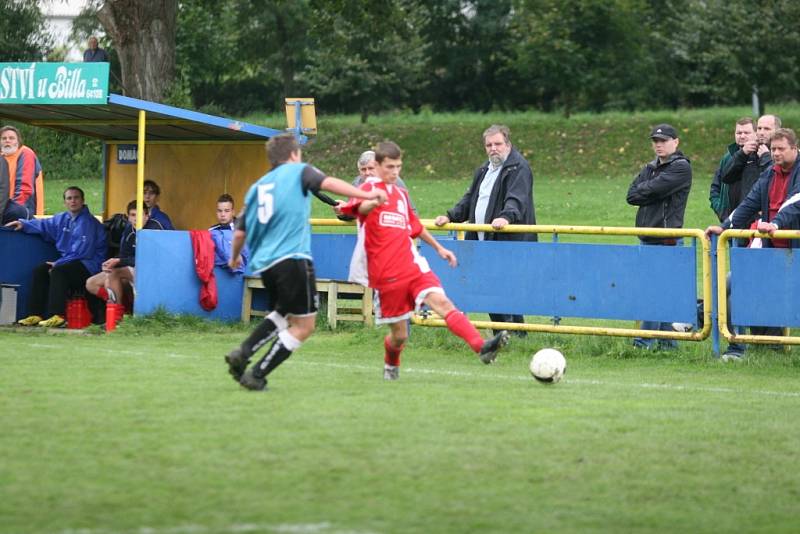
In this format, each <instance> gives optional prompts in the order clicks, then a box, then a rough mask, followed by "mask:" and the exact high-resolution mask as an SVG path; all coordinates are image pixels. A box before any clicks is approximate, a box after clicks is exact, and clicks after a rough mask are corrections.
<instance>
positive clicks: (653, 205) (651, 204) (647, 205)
mask: <svg viewBox="0 0 800 534" xmlns="http://www.w3.org/2000/svg"><path fill="white" fill-rule="evenodd" d="M691 188H692V165H691V163H690V162H689V159H688V158H687V157H686V156H684V155H683V153H682V152H681V151H680V150H678V151H676V152H675V153H673V154H672V155H671V156H669V157H668V158H667V161H665V162H664V163H661V161H660V160H659V158H656V159H654V160H653V161H651V162H650V163H648V164H647V165H645V166H644V168H643V169H642V170H641V172H640V173H639V175H638V176H637V177H636V179H634V180H633V183H631V186H630V188H628V196H627V201H628V204H631V205H633V206H639V210H638V211H637V212H636V227H637V228H683V215H684V213H685V212H686V202H687V200H688V198H689V190H690V189H691ZM641 240H642V241H643V242H645V243H653V244H665V243H666V242H667V241H668V240H665V239H663V238H659V237H642V238H641Z"/></svg>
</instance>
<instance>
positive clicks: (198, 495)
mask: <svg viewBox="0 0 800 534" xmlns="http://www.w3.org/2000/svg"><path fill="white" fill-rule="evenodd" d="M204 329H206V330H207V329H208V327H205V328H198V325H196V324H193V323H191V322H189V323H186V324H181V323H173V324H171V325H168V326H163V325H160V324H158V322H153V321H152V320H151V321H150V322H149V323H148V322H147V321H142V320H137V321H130V320H129V321H127V322H126V323H123V325H122V326H121V327H120V329H119V330H118V332H117V333H115V334H113V335H109V336H65V335H41V334H31V333H27V332H26V333H15V332H8V331H0V347H2V350H1V351H0V366H2V369H3V373H2V374H0V399H2V405H3V407H4V408H3V410H0V428H2V429H3V432H2V433H0V454H2V458H3V461H2V462H0V532H4V533H6V532H13V533H23V532H24V533H45V532H47V533H52V532H79V531H80V532H86V533H87V534H95V533H108V532H130V533H134V532H136V533H139V532H145V530H144V529H145V528H146V527H147V528H151V529H152V530H148V531H147V532H152V533H154V534H156V533H162V532H200V533H204V532H323V533H328V532H350V533H355V532H358V533H365V532H384V533H393V532H425V533H427V532H458V533H461V532H535V531H542V532H550V531H559V532H586V531H603V532H626V531H627V532H630V531H637V532H725V531H736V532H754V531H759V532H762V531H767V532H793V531H795V530H796V526H797V523H796V521H797V515H798V512H800V505H798V504H797V503H798V489H797V462H796V455H797V444H798V442H800V430H798V426H797V424H796V422H797V416H798V410H799V409H800V394H798V389H797V377H798V374H797V370H798V365H799V364H800V360H799V359H798V357H797V356H796V355H793V354H774V353H770V352H759V351H755V352H754V354H753V356H752V357H751V358H750V360H749V361H748V362H746V363H745V364H744V365H741V366H724V365H722V364H719V363H717V362H716V361H714V360H712V359H711V358H710V357H709V356H708V352H707V350H703V349H702V347H700V346H697V345H685V346H684V348H682V349H681V350H680V351H677V352H673V353H661V354H657V353H641V352H636V351H634V350H633V349H631V348H629V346H628V344H627V342H625V341H621V340H608V339H600V338H590V337H589V338H576V337H567V336H565V337H557V336H551V335H540V336H536V335H534V336H530V337H529V338H528V339H527V340H525V341H516V343H515V345H514V346H512V348H511V349H510V350H509V351H508V352H507V353H506V354H505V355H504V356H502V357H501V359H499V361H498V363H496V364H495V365H493V366H490V367H485V366H483V365H481V364H480V363H479V362H478V361H477V359H476V358H475V356H474V355H472V354H471V353H470V352H469V351H468V350H467V349H466V348H465V346H463V345H462V344H461V343H460V341H458V340H454V339H453V338H451V337H450V336H449V335H448V334H447V333H446V332H445V331H443V330H440V329H435V330H434V329H421V328H415V329H414V330H413V332H412V338H411V341H410V343H409V345H408V348H407V350H406V351H405V353H404V366H403V370H402V373H401V380H400V381H399V382H397V383H384V382H383V381H382V380H381V378H380V377H381V366H382V358H381V350H382V349H381V336H382V333H383V332H382V331H381V330H377V329H376V330H372V329H368V330H361V329H353V328H350V329H346V330H345V331H343V332H339V333H337V334H335V335H334V334H331V333H329V332H326V331H321V332H318V333H317V334H315V336H314V337H312V339H311V340H310V341H309V342H308V343H307V344H306V345H305V346H304V347H302V348H301V349H300V351H299V352H298V353H297V354H296V355H295V356H294V357H293V358H291V359H290V360H289V361H288V362H287V363H286V364H285V365H284V366H283V367H281V368H280V369H279V370H278V372H276V373H275V375H274V376H273V379H272V381H271V383H270V391H268V392H266V393H263V394H259V393H251V392H246V391H242V390H240V389H239V388H238V387H237V386H236V384H234V383H233V381H231V380H230V378H229V377H228V375H227V374H226V372H225V369H224V364H223V363H222V360H221V355H222V354H224V353H225V352H226V351H227V350H229V348H230V347H231V346H233V345H234V344H235V343H237V342H238V341H239V340H240V339H241V338H242V336H243V335H244V333H243V331H242V329H241V327H236V326H230V327H229V326H225V325H214V326H213V327H211V328H210V329H211V331H206V332H204V333H199V332H200V330H204ZM541 346H557V347H559V348H561V349H562V350H563V351H564V353H565V354H566V356H567V359H568V362H569V370H568V373H567V377H566V378H565V380H564V381H563V382H562V383H560V384H558V385H555V386H552V387H548V386H542V385H539V384H537V383H535V382H534V381H533V380H531V379H530V378H529V377H528V375H527V361H528V359H529V357H530V354H531V353H532V352H534V351H535V350H537V349H538V348H540V347H541ZM84 529H85V530H84Z"/></svg>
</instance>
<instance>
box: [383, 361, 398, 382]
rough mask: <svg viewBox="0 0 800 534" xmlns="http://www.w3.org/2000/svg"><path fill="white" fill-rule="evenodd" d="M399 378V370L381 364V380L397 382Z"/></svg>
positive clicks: (396, 367) (394, 366)
mask: <svg viewBox="0 0 800 534" xmlns="http://www.w3.org/2000/svg"><path fill="white" fill-rule="evenodd" d="M398 378H400V368H399V367H398V366H396V365H388V364H383V379H384V380H397V379H398Z"/></svg>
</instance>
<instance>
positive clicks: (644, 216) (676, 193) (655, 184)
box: [627, 124, 692, 349]
mask: <svg viewBox="0 0 800 534" xmlns="http://www.w3.org/2000/svg"><path fill="white" fill-rule="evenodd" d="M650 140H651V141H652V142H653V151H654V152H655V154H656V158H655V159H654V160H653V161H651V162H650V163H648V164H647V165H645V166H644V168H643V169H642V170H641V172H640V173H639V175H638V176H637V177H636V179H634V180H633V183H632V184H631V186H630V188H628V198H627V201H628V204H631V205H633V206H639V210H638V211H637V212H636V227H637V228H683V215H684V212H685V211H686V201H687V199H688V198H689V190H690V189H691V187H692V165H691V163H690V162H689V160H688V158H687V157H686V156H684V155H683V153H682V152H681V151H680V150H678V144H679V143H680V140H679V139H678V132H677V131H676V130H675V128H673V127H672V126H670V125H669V124H659V125H658V126H656V127H655V128H653V131H652V132H650ZM640 240H641V242H642V244H644V245H667V246H674V245H676V244H678V240H677V239H675V238H663V237H644V236H643V237H641V238H640ZM642 329H644V330H668V331H671V330H672V329H673V328H672V323H660V322H657V321H642ZM655 342H656V340H655V339H645V338H636V339H634V340H633V344H634V346H636V347H639V348H646V349H649V348H652V347H653V345H654V343H655ZM675 347H677V343H676V342H675V341H674V340H669V339H659V340H658V348H663V349H669V348H675Z"/></svg>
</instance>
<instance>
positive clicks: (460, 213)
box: [447, 147, 537, 241]
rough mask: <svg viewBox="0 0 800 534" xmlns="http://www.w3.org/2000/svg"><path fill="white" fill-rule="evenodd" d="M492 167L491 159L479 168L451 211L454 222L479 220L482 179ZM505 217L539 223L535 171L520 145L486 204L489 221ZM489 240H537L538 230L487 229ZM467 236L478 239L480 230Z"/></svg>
mask: <svg viewBox="0 0 800 534" xmlns="http://www.w3.org/2000/svg"><path fill="white" fill-rule="evenodd" d="M488 171H489V162H488V161H487V162H486V163H484V164H483V165H482V166H481V167H479V168H478V169H477V170H476V171H475V176H474V177H473V179H472V185H470V186H469V189H467V192H466V193H464V196H463V197H461V200H459V201H458V202H457V203H456V205H455V206H454V207H453V209H451V210H448V211H447V217H448V218H449V219H450V221H451V222H469V223H474V222H475V206H476V205H477V203H478V194H479V192H480V186H481V181H482V180H483V177H484V176H486V173H487V172H488ZM498 217H502V218H504V219H506V220H507V221H508V223H509V224H536V211H535V208H534V203H533V172H532V171H531V167H530V165H529V164H528V161H527V160H526V159H525V158H524V157H522V154H520V153H519V152H518V151H517V149H516V148H514V147H511V152H510V153H509V154H508V157H507V158H506V160H505V161H504V162H503V167H502V169H501V170H500V175H499V176H498V177H497V181H496V182H495V184H494V187H493V188H492V194H491V196H490V197H489V205H488V206H487V208H486V221H487V222H491V221H492V220H494V219H496V218H498ZM484 235H485V237H484V239H485V240H486V241H492V240H494V241H537V235H536V234H528V233H525V234H517V233H513V234H512V233H500V232H486V233H485V234H484ZM465 238H466V239H471V240H477V239H478V233H477V232H467V233H466V235H465Z"/></svg>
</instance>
